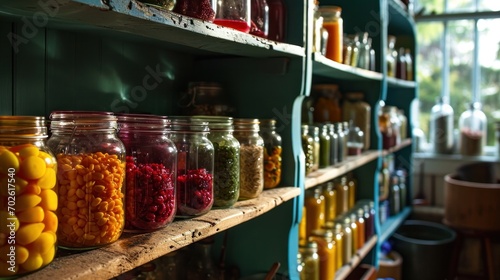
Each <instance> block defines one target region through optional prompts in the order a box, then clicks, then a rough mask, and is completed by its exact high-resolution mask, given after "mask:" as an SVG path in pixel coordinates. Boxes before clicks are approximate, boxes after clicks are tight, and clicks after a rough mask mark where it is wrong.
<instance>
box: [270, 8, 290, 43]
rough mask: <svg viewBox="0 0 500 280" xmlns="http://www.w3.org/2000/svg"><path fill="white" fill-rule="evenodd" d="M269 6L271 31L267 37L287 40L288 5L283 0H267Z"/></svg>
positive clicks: (279, 40) (281, 40)
mask: <svg viewBox="0 0 500 280" xmlns="http://www.w3.org/2000/svg"><path fill="white" fill-rule="evenodd" d="M267 5H268V6H269V32H268V35H267V38H268V39H269V40H274V41H277V42H284V41H285V31H286V7H285V2H284V1H283V0H267Z"/></svg>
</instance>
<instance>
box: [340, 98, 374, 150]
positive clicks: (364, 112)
mask: <svg viewBox="0 0 500 280" xmlns="http://www.w3.org/2000/svg"><path fill="white" fill-rule="evenodd" d="M344 97H345V98H344V102H343V103H342V119H343V121H350V120H352V121H353V122H354V125H355V126H357V127H359V128H360V129H361V131H363V135H364V138H363V140H364V141H363V149H369V148H370V132H371V131H370V129H371V107H370V104H368V103H367V102H365V101H364V98H365V94H364V93H363V92H348V93H346V94H345V95H344Z"/></svg>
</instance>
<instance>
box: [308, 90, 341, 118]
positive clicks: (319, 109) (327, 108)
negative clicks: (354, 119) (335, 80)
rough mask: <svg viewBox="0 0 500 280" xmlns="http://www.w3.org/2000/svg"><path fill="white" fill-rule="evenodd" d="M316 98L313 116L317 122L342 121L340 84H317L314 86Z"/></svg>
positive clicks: (314, 96) (313, 91) (313, 92)
mask: <svg viewBox="0 0 500 280" xmlns="http://www.w3.org/2000/svg"><path fill="white" fill-rule="evenodd" d="M312 96H313V98H314V99H315V102H314V111H313V118H314V122H316V123H325V122H329V123H335V122H340V121H342V112H341V107H340V103H339V100H340V98H341V94H340V92H339V86H338V85H335V84H316V85H313V87H312Z"/></svg>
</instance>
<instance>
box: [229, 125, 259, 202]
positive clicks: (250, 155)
mask: <svg viewBox="0 0 500 280" xmlns="http://www.w3.org/2000/svg"><path fill="white" fill-rule="evenodd" d="M259 123H260V122H259V120H258V119H235V120H234V137H236V139H238V141H239V142H240V197H239V200H245V199H250V198H256V197H258V196H259V195H260V194H261V193H262V191H263V190H264V140H263V139H262V137H261V136H260V135H259Z"/></svg>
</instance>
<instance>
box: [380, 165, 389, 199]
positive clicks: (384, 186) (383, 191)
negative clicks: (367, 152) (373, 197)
mask: <svg viewBox="0 0 500 280" xmlns="http://www.w3.org/2000/svg"><path fill="white" fill-rule="evenodd" d="M390 176H391V172H390V171H389V159H388V158H387V157H383V158H382V167H381V168H380V171H379V173H378V184H379V200H380V201H382V200H385V199H387V198H389V191H390V182H391V178H390Z"/></svg>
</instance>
